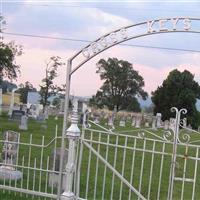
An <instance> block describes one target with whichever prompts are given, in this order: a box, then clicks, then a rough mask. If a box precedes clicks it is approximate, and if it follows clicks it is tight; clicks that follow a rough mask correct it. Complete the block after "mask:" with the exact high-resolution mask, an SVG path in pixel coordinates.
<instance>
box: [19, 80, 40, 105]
mask: <svg viewBox="0 0 200 200" xmlns="http://www.w3.org/2000/svg"><path fill="white" fill-rule="evenodd" d="M28 92H37V89H36V88H34V87H33V85H32V84H31V83H30V82H29V81H26V82H25V83H24V84H23V83H21V84H20V85H19V89H18V90H17V93H19V94H20V101H21V102H22V103H27V97H28Z"/></svg>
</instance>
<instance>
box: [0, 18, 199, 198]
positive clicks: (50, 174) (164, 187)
mask: <svg viewBox="0 0 200 200" xmlns="http://www.w3.org/2000/svg"><path fill="white" fill-rule="evenodd" d="M199 22H200V19H199V18H188V17H176V18H166V19H158V20H150V21H146V22H141V23H138V24H134V25H130V26H127V27H123V28H121V29H118V30H115V31H113V32H111V33H108V34H106V35H104V36H103V37H101V38H99V39H97V40H95V41H94V42H92V43H91V44H89V45H87V46H86V47H85V48H83V49H82V50H81V51H79V52H78V53H77V54H75V55H74V56H73V57H72V58H70V59H69V60H68V67H67V75H66V86H67V87H66V93H65V112H64V120H63V128H62V136H58V132H57V130H55V137H54V138H53V139H52V140H51V141H48V143H45V140H44V138H43V140H42V141H41V144H38V143H37V142H33V139H32V136H31V137H30V140H29V143H25V142H23V141H21V140H20V135H18V134H16V133H13V134H12V132H6V133H5V134H4V139H3V140H1V141H0V143H1V144H2V146H3V150H2V155H3V156H2V158H3V159H2V161H1V168H0V174H1V177H0V178H1V180H0V189H2V190H11V191H15V192H21V193H26V194H27V195H29V194H30V195H36V196H41V197H46V198H52V199H61V200H71V199H168V200H171V199H173V198H175V197H177V198H178V199H184V198H186V199H195V198H197V197H198V196H200V191H199V187H197V185H198V184H200V178H199V177H198V176H197V174H199V170H200V169H199V167H198V162H199V147H200V146H199V142H200V140H198V136H199V133H198V132H196V131H194V130H191V129H188V128H187V127H185V126H183V121H182V120H181V113H183V114H185V113H186V110H184V109H181V110H180V111H179V110H177V108H173V109H172V111H174V112H175V114H176V118H175V121H174V128H173V129H172V130H169V131H166V132H164V133H161V132H159V131H158V132H154V131H151V130H147V129H144V130H142V129H141V130H139V129H137V130H135V131H132V132H130V133H129V132H126V133H117V132H114V131H112V130H109V129H106V128H104V127H102V126H100V125H98V124H95V123H93V122H90V123H93V124H94V125H93V126H92V127H95V128H94V129H92V128H84V127H83V128H82V133H81V134H80V130H79V128H78V126H77V124H78V117H77V105H76V103H75V106H74V110H73V113H72V117H71V125H70V127H69V128H68V129H67V121H68V107H69V93H70V82H71V77H72V74H73V73H75V72H76V71H77V70H78V69H79V68H80V67H82V66H83V65H84V64H85V63H86V62H88V61H89V60H90V59H92V58H93V57H95V56H96V55H98V54H99V53H101V52H103V51H105V50H106V49H108V48H110V47H112V46H115V45H117V44H119V43H122V42H125V41H128V40H130V39H134V38H139V37H144V36H148V35H155V34H160V33H177V32H188V33H200V24H199ZM193 25H195V29H193ZM74 65H75V66H74ZM180 127H181V129H180ZM66 130H67V131H66ZM191 132H192V133H193V134H192V133H191ZM191 136H194V139H193V140H192V139H191V138H192V137H191ZM66 138H67V140H66ZM65 140H66V141H65ZM66 143H67V146H68V148H67V149H68V150H67V149H66V148H65V146H66ZM22 149H23V153H24V152H25V154H21V150H22ZM52 150H53V155H52V156H51V153H50V152H52ZM44 155H49V156H47V157H46V156H44ZM57 158H59V159H57ZM66 158H67V159H66ZM63 166H64V167H63ZM8 171H9V173H8Z"/></svg>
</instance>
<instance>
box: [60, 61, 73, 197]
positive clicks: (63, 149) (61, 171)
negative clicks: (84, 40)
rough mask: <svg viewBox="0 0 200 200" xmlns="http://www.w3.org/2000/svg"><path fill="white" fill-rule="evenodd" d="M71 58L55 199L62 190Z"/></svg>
mask: <svg viewBox="0 0 200 200" xmlns="http://www.w3.org/2000/svg"><path fill="white" fill-rule="evenodd" d="M70 73H71V60H68V63H67V73H66V88H65V110H64V117H63V128H62V141H61V154H60V168H59V183H58V193H57V200H60V198H61V192H62V173H63V156H64V151H65V135H66V128H67V118H68V112H69V96H70V81H71V76H70Z"/></svg>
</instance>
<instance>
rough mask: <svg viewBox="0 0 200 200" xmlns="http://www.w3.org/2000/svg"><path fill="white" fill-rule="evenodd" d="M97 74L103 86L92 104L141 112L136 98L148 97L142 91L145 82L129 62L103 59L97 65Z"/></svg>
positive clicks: (93, 98)
mask: <svg viewBox="0 0 200 200" xmlns="http://www.w3.org/2000/svg"><path fill="white" fill-rule="evenodd" d="M96 73H98V74H100V78H101V80H103V81H104V82H103V85H102V86H101V88H100V90H98V91H97V93H96V95H95V96H93V97H92V99H91V100H90V104H93V105H97V106H98V107H100V108H101V107H103V106H107V107H108V108H109V109H111V110H113V109H114V106H116V107H117V110H131V111H139V110H140V105H139V103H138V100H137V98H136V96H140V97H142V98H143V99H144V100H145V99H146V97H147V96H148V95H147V93H146V92H145V91H144V90H143V89H142V87H144V80H143V78H142V76H140V75H139V74H138V72H137V71H135V70H134V69H133V68H132V64H131V63H129V62H128V61H124V60H118V59H117V58H108V60H107V61H106V60H104V59H101V60H99V62H98V63H97V71H96Z"/></svg>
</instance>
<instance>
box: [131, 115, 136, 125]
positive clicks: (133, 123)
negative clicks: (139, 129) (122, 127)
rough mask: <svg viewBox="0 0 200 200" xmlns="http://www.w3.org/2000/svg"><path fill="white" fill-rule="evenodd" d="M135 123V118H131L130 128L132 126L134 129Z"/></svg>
mask: <svg viewBox="0 0 200 200" xmlns="http://www.w3.org/2000/svg"><path fill="white" fill-rule="evenodd" d="M135 121H136V120H135V117H133V118H132V123H131V126H132V127H135Z"/></svg>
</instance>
